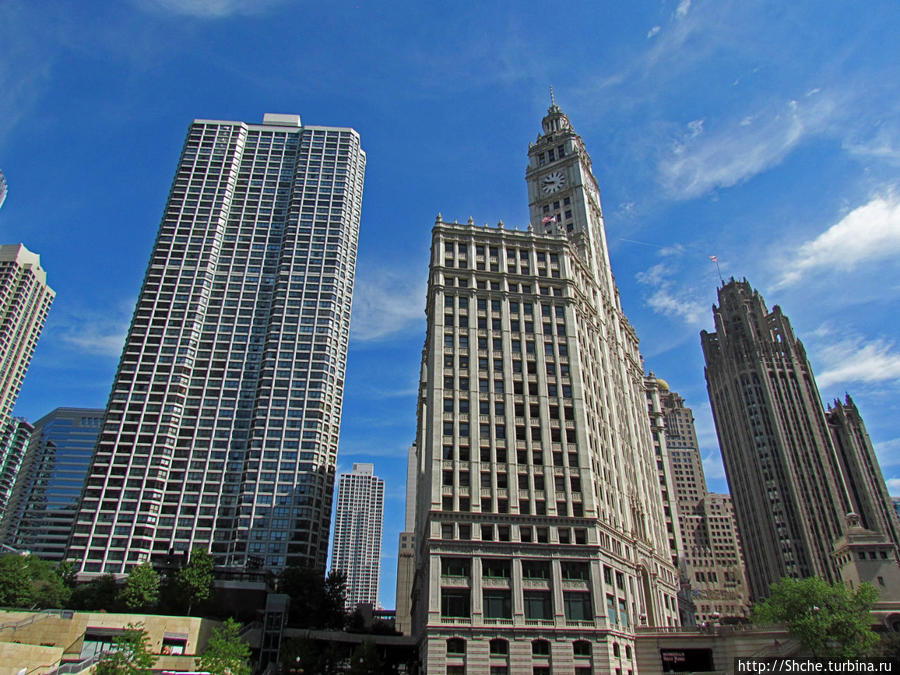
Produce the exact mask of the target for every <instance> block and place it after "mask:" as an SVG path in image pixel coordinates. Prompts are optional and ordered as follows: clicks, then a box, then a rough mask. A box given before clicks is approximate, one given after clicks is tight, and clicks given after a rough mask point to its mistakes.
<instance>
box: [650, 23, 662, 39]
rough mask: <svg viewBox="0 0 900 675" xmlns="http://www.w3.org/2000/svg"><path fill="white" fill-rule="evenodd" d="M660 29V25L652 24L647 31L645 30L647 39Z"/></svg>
mask: <svg viewBox="0 0 900 675" xmlns="http://www.w3.org/2000/svg"><path fill="white" fill-rule="evenodd" d="M661 30H662V28H661V27H660V26H653V28H651V29H650V30H649V31H647V39H648V40H649V39H650V38H652V37H653V36H654V35H656V34H657V33H658V32H659V31H661Z"/></svg>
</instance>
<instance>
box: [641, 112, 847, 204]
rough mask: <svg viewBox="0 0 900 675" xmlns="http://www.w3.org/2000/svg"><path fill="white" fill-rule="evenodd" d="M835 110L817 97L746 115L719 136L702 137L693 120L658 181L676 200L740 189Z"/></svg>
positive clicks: (820, 127) (661, 167)
mask: <svg viewBox="0 0 900 675" xmlns="http://www.w3.org/2000/svg"><path fill="white" fill-rule="evenodd" d="M836 109H837V101H836V100H834V99H833V98H831V97H828V96H824V95H819V96H816V97H814V98H809V99H806V100H805V101H804V103H803V104H800V103H798V102H797V101H788V102H787V103H783V104H781V105H780V106H777V107H773V108H768V109H766V110H763V111H758V112H755V113H753V114H751V115H742V116H741V117H740V119H738V120H735V121H734V122H732V123H729V124H727V125H725V126H723V127H721V128H719V129H717V130H716V132H715V133H708V132H706V133H704V127H703V120H695V121H694V122H691V123H690V125H689V131H688V133H687V134H684V135H683V137H682V138H681V139H679V140H678V141H676V142H675V143H673V144H672V146H671V148H670V151H669V153H668V154H667V155H666V156H665V157H664V158H663V159H662V160H661V161H660V162H659V163H658V165H657V169H658V172H659V180H660V182H661V183H662V184H663V186H664V187H665V188H666V190H667V192H668V193H669V194H670V195H671V196H672V197H674V198H676V199H692V198H694V197H699V196H700V195H703V194H705V193H707V192H709V191H710V190H713V189H715V188H721V187H731V186H733V185H737V184H739V183H741V182H743V181H746V180H749V179H750V178H752V177H753V176H755V175H756V174H758V173H760V172H762V171H765V170H766V169H768V168H770V167H772V166H774V165H776V164H778V163H779V162H781V160H782V159H783V158H784V157H785V156H786V155H787V154H788V153H789V152H790V151H791V150H793V149H794V148H795V147H796V146H797V144H798V143H800V141H801V140H803V139H804V138H805V137H807V136H808V135H810V134H813V133H818V132H821V131H823V130H824V129H825V128H826V127H827V126H828V125H829V124H830V123H831V122H832V121H833V118H834V116H835V111H836ZM698 123H699V124H698Z"/></svg>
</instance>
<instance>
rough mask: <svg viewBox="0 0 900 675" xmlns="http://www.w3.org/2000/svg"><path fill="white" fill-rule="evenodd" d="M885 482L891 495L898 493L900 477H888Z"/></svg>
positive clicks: (899, 492) (899, 490) (899, 493)
mask: <svg viewBox="0 0 900 675" xmlns="http://www.w3.org/2000/svg"><path fill="white" fill-rule="evenodd" d="M885 483H886V484H887V489H888V492H890V493H891V495H900V478H888V479H887V480H886V481H885Z"/></svg>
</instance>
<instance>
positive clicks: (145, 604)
mask: <svg viewBox="0 0 900 675" xmlns="http://www.w3.org/2000/svg"><path fill="white" fill-rule="evenodd" d="M119 602H120V603H121V604H122V605H123V606H124V607H125V608H126V609H129V610H131V611H139V612H146V611H149V610H152V609H153V608H154V607H156V603H157V602H159V575H158V574H157V573H156V570H155V569H153V567H152V566H151V565H150V563H144V564H143V565H135V566H134V567H132V568H131V570H130V571H129V572H128V578H127V579H125V586H124V587H123V588H122V590H121V591H120V592H119Z"/></svg>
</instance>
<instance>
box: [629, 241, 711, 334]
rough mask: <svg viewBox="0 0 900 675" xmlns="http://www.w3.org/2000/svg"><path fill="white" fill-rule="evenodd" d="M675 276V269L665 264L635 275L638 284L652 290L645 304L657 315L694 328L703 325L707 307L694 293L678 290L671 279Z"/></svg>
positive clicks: (645, 299)
mask: <svg viewBox="0 0 900 675" xmlns="http://www.w3.org/2000/svg"><path fill="white" fill-rule="evenodd" d="M669 250H670V252H673V251H672V250H671V249H669ZM664 251H665V249H664ZM673 274H674V269H673V268H672V267H670V266H668V265H666V264H665V263H659V264H657V265H654V266H653V267H651V268H649V269H648V270H646V271H644V272H638V273H637V275H635V278H636V279H637V281H638V283H640V284H642V285H644V286H648V287H649V288H650V289H651V290H650V295H649V296H646V297H645V298H644V302H645V303H646V304H647V306H648V307H650V309H652V310H653V311H654V312H656V313H657V314H662V315H663V316H668V317H673V318H678V319H681V320H682V321H684V322H685V323H687V324H690V325H692V326H696V325H701V324H702V323H703V319H704V317H705V315H706V306H705V305H704V304H703V303H702V302H699V301H698V300H697V299H696V298H695V297H694V294H693V292H692V291H690V290H686V289H683V288H677V287H676V284H675V282H673V281H672V279H671V277H672V275H673Z"/></svg>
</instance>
